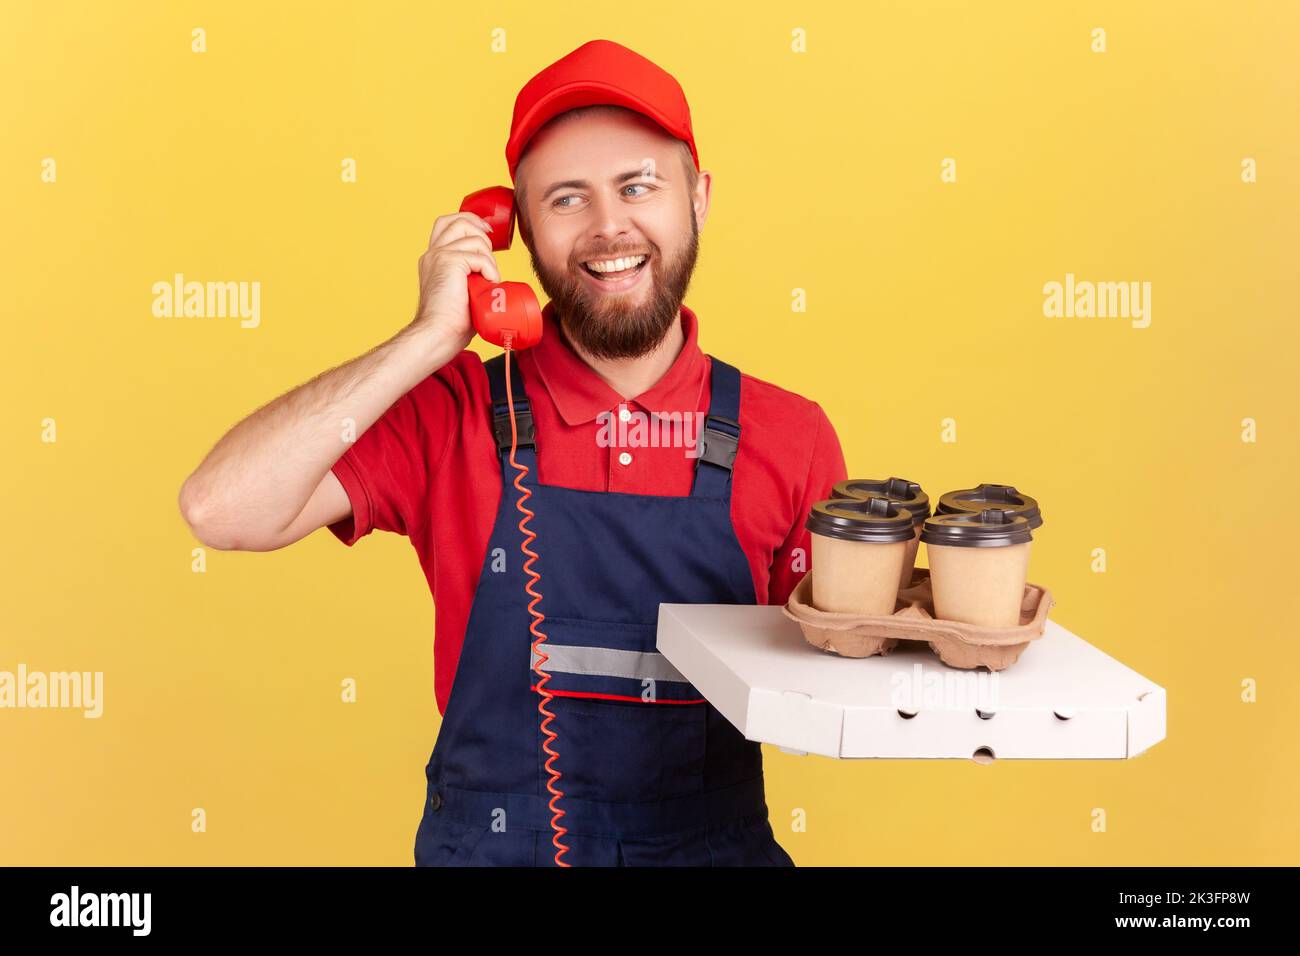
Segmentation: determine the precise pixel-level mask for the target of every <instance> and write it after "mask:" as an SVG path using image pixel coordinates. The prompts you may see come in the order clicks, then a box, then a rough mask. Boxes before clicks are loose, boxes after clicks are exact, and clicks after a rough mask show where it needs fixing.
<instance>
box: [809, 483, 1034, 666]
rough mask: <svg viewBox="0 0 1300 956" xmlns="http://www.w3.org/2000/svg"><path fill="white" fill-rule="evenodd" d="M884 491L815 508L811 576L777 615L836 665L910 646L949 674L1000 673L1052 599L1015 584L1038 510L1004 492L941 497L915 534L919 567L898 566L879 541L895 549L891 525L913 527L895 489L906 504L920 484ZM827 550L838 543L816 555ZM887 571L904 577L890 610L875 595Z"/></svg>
mask: <svg viewBox="0 0 1300 956" xmlns="http://www.w3.org/2000/svg"><path fill="white" fill-rule="evenodd" d="M894 480H895V479H890V481H894ZM871 484H872V483H871V482H870V481H869V480H864V481H861V482H859V481H853V480H851V481H848V482H841V483H840V484H838V485H836V486H835V489H834V490H835V492H836V493H840V494H842V493H846V492H847V493H853V491H852V490H851V489H852V486H854V485H857V489H856V490H857V492H858V493H864V494H865V493H869V492H870V490H871V487H870V486H871ZM879 484H884V483H879ZM912 484H914V483H912ZM882 490H883V489H882ZM893 491H894V492H895V494H894V495H893V496H891V497H890V498H876V499H875V502H876V503H875V504H872V503H871V502H872V499H871V498H849V499H831V500H828V501H823V502H818V504H817V505H814V507H813V510H812V512H811V513H810V514H809V517H808V523H807V527H808V529H809V530H810V531H812V532H813V534H812V547H813V570H812V571H810V572H809V573H808V574H806V575H804V577H803V579H802V580H801V581H800V582H799V585H798V586H797V587H796V588H795V590H794V592H793V593H792V594H791V596H790V600H789V602H787V604H786V606H785V614H786V616H787V617H789V618H790V619H791V620H793V621H795V622H796V623H797V624H799V626H800V629H801V630H802V631H803V635H804V638H805V640H807V641H808V642H809V643H810V644H812V645H814V646H815V647H819V648H821V649H823V650H827V651H832V652H834V653H837V654H840V655H842V656H845V657H870V656H872V655H874V654H888V653H889V652H890V651H892V650H893V649H894V648H895V647H897V645H898V642H899V641H900V640H910V641H924V642H926V643H928V644H929V645H930V648H931V649H932V650H933V651H934V652H935V653H937V654H938V655H939V658H940V659H941V660H942V661H943V662H944V663H945V664H948V665H949V666H951V667H959V668H974V667H987V668H988V669H990V670H1002V669H1004V668H1006V667H1009V666H1010V665H1011V664H1013V663H1015V661H1016V660H1017V659H1019V657H1020V655H1021V653H1023V651H1024V649H1025V648H1026V647H1028V646H1029V643H1030V642H1031V641H1033V640H1035V639H1037V638H1039V637H1041V636H1042V634H1043V631H1044V629H1045V628H1046V625H1047V614H1048V611H1049V610H1050V609H1051V607H1052V604H1053V603H1054V602H1053V600H1052V596H1051V592H1049V591H1048V590H1047V589H1046V588H1043V587H1040V586H1039V585H1036V584H1031V583H1029V582H1028V581H1027V580H1026V578H1027V574H1028V568H1029V551H1030V544H1031V541H1032V529H1033V528H1035V527H1038V526H1041V525H1042V515H1041V513H1040V511H1039V509H1038V503H1037V502H1036V501H1035V500H1034V499H1032V498H1029V497H1028V496H1026V495H1022V494H1020V493H1019V492H1017V491H1016V490H1015V489H1014V488H1012V487H1011V486H1009V485H988V484H986V485H980V486H979V487H978V488H974V489H965V490H962V491H956V492H949V493H948V494H946V495H944V496H943V497H942V498H941V499H940V506H939V510H938V512H937V513H936V514H934V515H933V516H931V517H928V518H925V519H924V520H923V522H922V523H921V524H920V525H917V526H916V527H920V528H921V532H920V540H921V541H923V542H925V545H926V549H927V552H928V553H929V556H930V568H929V569H928V570H927V569H925V568H920V569H915V570H913V569H912V568H911V567H910V566H909V567H908V568H906V570H905V569H904V567H903V564H904V561H905V560H906V550H904V554H903V555H902V556H900V557H899V558H898V559H897V564H896V565H895V563H894V560H895V559H893V558H892V557H890V558H887V557H886V549H884V548H882V545H885V544H894V545H897V544H899V543H902V544H904V546H905V547H906V538H905V537H903V532H902V527H903V525H904V523H906V525H907V526H913V520H912V515H911V513H910V512H908V511H907V509H906V508H902V507H900V505H899V501H898V500H897V499H898V497H899V495H898V492H900V491H907V492H909V493H911V494H912V495H913V496H915V494H916V493H917V492H919V491H920V486H915V489H914V490H912V489H903V488H901V487H899V486H895V487H894V488H893ZM913 500H914V501H915V500H916V499H915V497H913ZM854 502H856V504H854ZM927 505H928V501H927ZM927 510H928V509H927ZM903 515H906V518H903ZM863 524H869V525H870V529H869V530H867V529H864V528H862V527H861V525H863ZM891 530H892V540H891V536H890V533H889V532H890V531H891ZM823 539H825V540H823ZM819 541H821V542H822V546H821V547H820V548H819V546H818V544H819ZM830 542H837V543H833V544H831V545H830V547H827V546H826V545H827V544H828V543H830ZM850 542H852V543H856V544H858V545H859V547H858V548H857V550H852V549H851V548H850V547H849V544H848V543H850ZM912 554H913V557H914V556H915V551H914V550H913V552H912ZM819 555H820V556H819ZM895 567H897V569H898V572H899V574H900V575H901V574H906V575H907V578H906V583H905V584H904V586H902V587H899V588H898V589H897V590H896V592H895V594H894V601H893V603H892V605H891V604H889V603H888V602H887V601H886V600H885V599H884V597H883V596H882V594H881V591H882V590H888V586H887V585H886V584H885V582H886V581H888V580H889V577H888V575H889V574H890V572H891V571H893V570H894V568H895ZM864 576H867V577H871V578H873V579H874V580H863V577H864ZM819 577H820V578H821V579H822V580H821V581H819Z"/></svg>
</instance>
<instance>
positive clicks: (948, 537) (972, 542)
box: [814, 508, 1032, 627]
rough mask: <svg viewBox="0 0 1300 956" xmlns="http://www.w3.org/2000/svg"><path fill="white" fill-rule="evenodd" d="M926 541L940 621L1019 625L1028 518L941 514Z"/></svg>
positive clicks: (928, 526)
mask: <svg viewBox="0 0 1300 956" xmlns="http://www.w3.org/2000/svg"><path fill="white" fill-rule="evenodd" d="M921 540H922V541H924V542H925V546H926V550H927V552H928V553H929V555H930V587H931V590H932V592H933V594H934V613H935V617H937V618H939V619H941V620H945V621H964V622H966V623H967V624H976V625H979V626H981V627H1014V626H1016V625H1018V624H1019V623H1020V605H1021V602H1022V599H1023V597H1024V593H1025V581H1026V580H1027V578H1028V574H1029V544H1030V541H1031V540H1032V535H1031V534H1030V530H1029V519H1028V518H1026V517H1025V516H1024V515H1020V514H1013V513H1012V512H1010V511H1007V510H1006V509H1003V508H985V509H984V510H982V511H977V512H971V511H963V512H958V513H955V514H937V515H934V516H933V517H931V518H929V519H928V520H927V521H926V522H925V528H924V530H922V532H921ZM814 560H815V559H814ZM815 581H816V579H815V578H814V582H815Z"/></svg>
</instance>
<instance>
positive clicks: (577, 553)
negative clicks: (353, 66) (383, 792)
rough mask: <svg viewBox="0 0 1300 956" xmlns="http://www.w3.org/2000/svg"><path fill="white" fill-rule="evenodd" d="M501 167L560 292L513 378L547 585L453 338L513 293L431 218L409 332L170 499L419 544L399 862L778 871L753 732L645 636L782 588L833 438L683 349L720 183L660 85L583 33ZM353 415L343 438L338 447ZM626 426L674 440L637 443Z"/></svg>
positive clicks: (448, 222) (818, 424) (499, 364)
mask: <svg viewBox="0 0 1300 956" xmlns="http://www.w3.org/2000/svg"><path fill="white" fill-rule="evenodd" d="M506 159H507V165H508V167H509V170H510V173H511V176H512V179H513V181H514V182H515V188H516V205H517V207H518V221H519V229H520V235H521V237H522V238H523V240H524V242H525V243H526V245H527V248H528V250H529V253H530V254H531V256H532V264H533V268H534V270H535V271H536V273H537V275H538V277H539V279H540V281H541V284H542V286H543V288H544V289H545V291H546V292H547V294H548V295H549V296H550V299H551V301H550V302H549V303H548V304H547V306H546V308H545V310H544V311H543V319H544V324H545V331H544V333H543V336H542V340H541V342H540V343H539V344H538V345H536V346H535V347H534V348H531V349H528V350H525V351H521V352H517V353H514V354H513V356H512V358H513V361H512V362H511V363H510V365H511V383H512V384H511V387H512V389H513V397H514V402H515V408H516V429H515V431H516V435H517V437H518V447H517V449H516V455H517V459H516V460H517V461H518V462H519V463H520V464H525V465H527V466H528V473H527V475H526V477H523V478H520V479H519V481H520V483H521V486H522V487H523V488H525V489H526V494H527V495H528V496H529V497H528V498H527V505H526V507H527V508H528V509H529V510H530V511H532V512H533V513H534V514H535V517H534V518H532V519H531V524H530V526H529V527H528V530H529V531H530V532H535V533H536V535H537V537H536V539H535V541H534V542H533V550H534V551H535V552H536V553H537V554H538V556H539V557H538V559H537V560H536V562H534V565H533V570H535V571H536V572H537V573H539V574H540V579H539V580H537V581H535V582H533V581H532V579H531V578H530V577H529V576H527V575H526V574H525V568H524V567H523V563H524V562H523V558H524V555H523V553H522V552H521V544H523V542H524V540H525V539H524V536H523V533H522V532H521V530H520V527H519V525H520V520H521V518H522V513H521V510H520V508H519V502H520V498H521V494H524V492H520V490H519V489H518V487H516V485H515V482H516V475H518V474H519V472H518V470H517V469H516V468H515V467H512V464H511V462H510V460H509V459H510V457H511V438H510V434H511V428H510V424H509V411H508V406H507V401H506V393H507V390H506V370H505V364H504V363H503V361H502V358H501V357H500V356H498V357H496V358H494V359H491V360H489V361H488V362H486V363H485V362H484V361H482V360H481V359H480V357H479V356H478V355H477V354H476V353H475V352H473V351H469V350H467V349H466V346H467V345H468V344H469V342H470V340H471V339H472V337H473V330H472V327H471V323H470V318H469V314H468V299H467V290H466V279H467V277H468V276H469V275H470V274H471V273H474V272H478V273H481V274H482V275H484V276H486V277H487V278H488V279H490V280H491V281H493V282H497V281H501V276H500V274H499V273H498V272H497V267H496V263H495V261H494V259H493V257H492V254H491V244H490V241H489V239H488V234H487V230H488V228H489V226H488V223H487V222H486V221H484V220H482V219H480V218H478V217H477V216H475V215H473V214H470V213H456V214H453V215H446V216H440V217H439V218H438V219H437V220H436V221H435V223H434V226H433V232H432V235H431V237H430V240H429V248H428V250H427V251H426V252H425V253H424V255H423V256H421V258H420V303H419V307H418V310H417V314H416V317H415V319H414V320H413V321H412V322H411V323H410V324H409V325H408V326H406V327H405V328H404V329H402V331H400V332H399V333H398V334H397V335H395V336H394V337H393V338H391V339H389V340H388V341H386V342H384V343H383V344H382V345H379V346H377V347H376V348H375V349H373V350H372V351H370V352H368V353H367V354H365V355H363V356H361V357H360V358H357V359H355V360H354V361H352V362H349V363H348V364H346V365H343V366H340V367H338V368H336V369H333V370H331V371H328V372H326V373H324V374H322V375H320V376H318V377H317V378H315V379H313V380H312V381H310V382H308V383H306V384H304V385H302V386H300V387H298V388H297V389H295V390H293V391H291V392H289V393H287V394H286V395H284V396H282V397H280V398H279V399H277V400H275V401H274V402H272V403H270V404H269V405H267V406H265V407H263V408H261V409H259V410H258V411H256V412H255V413H253V414H252V415H250V416H249V417H248V418H247V419H245V420H244V421H243V422H241V423H240V424H238V425H237V426H235V427H234V428H233V429H232V430H231V431H230V432H229V433H228V434H227V435H226V436H225V437H224V438H222V440H221V441H220V442H219V443H218V444H217V445H216V446H215V447H214V448H213V450H212V451H211V452H210V453H209V455H208V456H207V458H206V459H205V460H204V461H203V463H202V464H201V465H200V467H199V468H198V469H197V470H196V471H195V472H194V474H193V475H191V476H190V477H189V479H188V480H187V481H186V483H185V485H184V487H183V488H182V491H181V509H182V512H183V514H184V516H185V518H186V520H187V522H188V523H189V524H190V526H191V528H192V529H193V530H194V533H195V534H196V535H197V536H198V537H199V539H200V540H202V541H203V542H205V543H206V544H208V545H210V546H212V547H215V548H220V549H241V550H248V551H264V550H271V549H275V548H280V547H284V546H285V545H287V544H290V543H291V542H294V541H297V540H299V539H300V538H302V537H303V536H305V535H307V534H308V533H310V532H311V531H313V530H315V529H317V528H320V527H323V526H328V527H329V529H330V530H331V531H332V532H333V533H334V534H335V535H336V536H338V537H339V538H340V539H341V540H342V541H343V542H344V543H345V544H347V545H349V546H350V545H352V544H354V543H355V542H356V541H357V540H359V539H360V538H362V537H364V536H365V535H367V534H369V533H370V532H371V531H373V530H375V529H381V530H385V531H392V532H396V533H399V534H405V535H407V536H408V537H409V538H410V540H411V543H412V545H413V546H414V547H415V550H416V553H417V554H418V556H419V559H420V563H421V565H422V567H423V569H424V572H425V575H426V577H427V579H428V582H429V586H430V589H431V591H432V593H433V598H434V601H435V604H436V606H437V616H436V634H435V642H434V659H435V696H436V699H437V703H438V709H439V711H440V712H441V713H442V724H441V727H440V729H439V733H438V738H437V741H436V745H435V747H434V750H433V754H432V756H431V757H430V760H429V763H428V766H427V767H426V776H427V779H428V799H427V801H426V804H425V811H424V815H423V818H422V820H421V823H420V826H419V830H418V833H417V835H416V842H415V860H416V863H417V864H437V865H443V864H456V865H464V864H507V865H556V864H557V863H558V864H559V865H562V866H563V865H668V864H671V865H681V864H685V865H787V866H788V865H793V863H792V861H791V859H790V857H789V855H788V854H787V853H786V852H785V850H784V849H782V848H781V846H780V844H778V843H777V842H776V840H775V838H774V835H773V832H772V829H771V826H770V824H769V822H768V816H767V806H766V802H765V798H764V790H763V777H762V755H761V751H760V747H759V744H758V743H756V742H753V741H749V740H746V739H745V738H744V737H743V736H742V735H741V734H740V733H739V732H738V731H737V730H736V729H735V728H734V727H733V726H732V725H731V724H729V723H728V722H727V721H726V719H725V718H723V717H722V716H721V714H719V713H718V711H717V710H716V709H715V708H714V707H712V706H711V705H710V704H708V702H707V701H705V700H704V699H703V698H702V697H701V696H700V695H699V692H698V691H697V690H695V688H694V687H693V686H692V685H691V684H690V683H689V681H687V680H686V678H685V677H684V675H682V674H681V673H679V672H677V671H676V670H675V669H674V668H673V667H672V665H671V664H670V663H669V662H668V661H667V660H666V658H664V657H663V656H662V655H660V654H659V653H658V652H657V651H656V650H655V625H656V620H657V615H658V606H659V604H660V603H661V602H675V603H724V604H725V603H732V604H752V603H784V602H785V600H786V599H787V598H788V596H789V594H790V591H791V590H792V589H793V587H794V585H795V584H796V583H797V582H798V580H799V578H800V577H801V576H802V573H803V570H804V568H805V567H806V565H807V557H806V556H807V551H808V537H807V532H806V531H805V530H804V528H803V524H804V520H805V518H806V516H807V513H808V510H809V508H810V507H811V505H812V503H813V502H815V501H817V500H818V499H821V498H824V497H826V496H827V494H828V493H829V491H830V487H831V485H832V484H833V483H834V482H836V481H839V480H841V479H843V478H844V477H845V468H844V461H843V456H842V454H841V452H840V447H839V443H838V440H837V439H836V436H835V432H834V429H833V428H832V427H831V424H830V422H829V421H828V420H827V418H826V416H825V414H824V413H823V412H822V410H821V408H820V407H819V406H818V405H816V404H814V403H813V402H810V401H808V400H806V399H803V398H801V397H799V396H797V395H794V394H792V393H790V392H787V391H784V390H782V389H779V388H777V387H776V386H774V385H770V384H767V383H766V382H762V381H759V380H758V379H755V378H752V377H749V376H743V375H741V374H740V373H739V372H737V371H736V370H735V369H734V368H732V367H731V366H729V365H727V364H725V363H724V362H721V361H719V360H717V359H712V358H710V357H709V356H706V355H705V354H704V353H702V352H701V351H700V348H699V345H698V327H699V320H698V318H697V316H696V315H695V314H694V313H693V312H692V311H691V310H690V309H689V308H687V307H686V306H685V305H684V304H683V301H682V300H683V297H684V295H685V293H686V288H687V285H688V284H689V281H690V277H691V274H692V271H693V269H694V266H695V259H696V249H697V243H698V228H699V226H702V225H703V224H704V223H705V221H706V219H707V217H708V211H709V196H710V188H711V176H710V174H709V173H708V172H707V171H701V170H700V169H699V165H698V156H697V152H696V147H695V140H694V135H693V132H692V130H691V125H690V112H689V108H688V106H687V103H686V99H685V96H684V94H683V93H682V91H681V88H680V86H679V85H678V84H677V82H676V80H674V79H673V78H672V77H671V76H670V75H669V74H667V73H665V72H664V71H663V70H661V69H660V68H659V67H657V66H656V65H655V64H653V63H651V62H650V61H649V60H646V59H644V58H643V57H640V56H638V55H637V54H636V53H633V52H632V51H631V50H628V49H626V48H625V47H622V46H619V45H618V44H615V43H611V42H609V41H604V40H595V41H592V42H590V43H587V44H584V45H583V46H581V47H579V48H578V49H577V50H575V51H573V52H572V53H570V54H569V55H568V56H566V57H564V58H562V59H561V60H559V61H557V62H556V63H554V64H552V65H551V66H550V67H548V68H547V69H545V70H543V71H542V72H541V73H539V74H538V75H537V76H535V77H534V78H533V79H532V80H530V81H529V83H528V84H527V85H525V87H524V88H523V90H522V91H521V92H520V94H519V97H518V99H517V101H516V104H515V112H514V121H513V124H512V128H511V135H510V138H509V141H508V143H507V146H506ZM482 185H483V184H482V183H471V184H467V186H466V188H465V190H464V191H465V192H469V191H470V190H471V188H473V187H480V186H482ZM529 416H531V423H532V425H531V429H530V428H529V425H528V423H529V421H530V417H529ZM348 420H351V421H352V422H355V429H356V432H357V433H358V434H360V437H359V438H358V439H357V440H356V441H355V442H354V443H353V444H351V445H350V446H344V448H342V449H341V447H340V440H339V433H340V423H342V422H345V421H348ZM696 422H702V423H703V426H702V427H703V434H702V435H701V434H700V433H699V431H698V430H697V428H696V427H694V426H695V423H696ZM629 423H630V424H629ZM622 426H628V427H622ZM638 426H639V427H640V432H639V434H641V435H642V436H643V437H645V436H648V435H649V434H650V433H651V431H652V430H654V434H655V435H658V436H660V437H662V436H665V435H666V436H668V438H669V440H667V441H662V440H661V441H653V440H641V441H634V440H633V438H634V437H635V436H636V435H637V434H638V430H637V429H638ZM629 436H631V437H629ZM624 438H626V439H627V440H623V439H624ZM701 438H702V439H703V440H699V439H701ZM526 587H528V588H529V589H535V590H534V592H533V593H539V594H541V596H542V598H541V600H540V601H539V602H534V601H533V598H532V597H531V596H530V594H529V593H528V592H526V590H525V588H526ZM530 604H531V606H532V610H535V611H536V612H537V614H538V615H541V617H542V620H541V621H540V622H539V623H537V624H536V625H535V626H536V627H537V629H538V630H539V631H540V632H541V636H544V637H545V642H544V643H541V644H539V645H538V646H537V649H538V650H540V651H541V652H542V653H544V654H545V655H546V661H545V663H544V664H543V663H541V660H542V659H541V657H540V655H539V654H538V653H537V652H536V650H534V649H533V648H532V646H531V645H532V644H533V642H534V641H535V640H537V639H538V636H539V635H538V634H536V633H534V632H533V631H532V629H531V628H532V627H533V626H534V620H535V618H534V615H533V613H532V611H530ZM542 672H544V677H545V679H544V680H543V679H542V678H543V673H542ZM453 678H454V682H453ZM538 681H541V684H542V685H544V687H542V686H539V684H538ZM543 695H545V696H543Z"/></svg>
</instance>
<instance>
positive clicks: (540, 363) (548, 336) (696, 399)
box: [524, 302, 708, 425]
mask: <svg viewBox="0 0 1300 956" xmlns="http://www.w3.org/2000/svg"><path fill="white" fill-rule="evenodd" d="M679 321H680V322H681V323H682V335H683V338H684V341H683V343H682V349H681V351H680V352H678V353H677V358H676V359H674V360H673V364H672V365H671V366H669V368H668V371H667V372H665V373H664V375H663V377H662V378H660V379H659V381H658V382H656V383H655V384H654V385H652V386H651V387H650V388H648V389H646V391H644V392H642V393H641V394H640V395H636V396H633V397H632V398H629V399H626V402H627V404H629V405H631V404H633V403H635V404H637V405H640V406H641V407H642V408H644V409H646V410H647V411H648V412H651V413H652V414H660V413H664V412H677V413H679V414H680V413H682V412H694V411H697V410H698V409H699V407H700V394H701V391H702V390H703V388H704V378H705V373H706V371H707V368H708V366H707V363H706V362H705V361H704V353H703V352H701V351H700V346H699V338H698V336H699V319H698V318H697V316H696V315H695V313H694V312H692V311H691V310H690V309H688V308H687V307H686V306H685V305H683V306H682V307H681V312H680V314H679ZM542 327H543V329H545V331H544V332H543V333H542V340H541V341H540V342H539V343H538V344H537V345H535V346H534V347H533V348H531V349H528V350H527V351H526V352H525V353H524V355H525V356H528V357H529V358H530V359H531V360H532V362H533V368H534V369H535V370H536V372H537V375H538V378H540V379H541V382H542V384H543V385H544V386H545V387H546V390H547V392H549V393H550V396H551V399H552V401H554V402H555V407H556V408H557V409H558V410H559V412H560V417H561V418H563V419H564V422H565V424H567V425H581V424H583V423H584V422H591V421H595V420H596V416H597V415H599V414H600V413H601V412H611V411H613V410H615V409H616V408H618V406H619V405H620V404H622V403H623V402H624V401H625V400H624V399H623V397H622V396H621V395H619V394H618V392H616V391H614V390H613V389H612V388H610V387H609V386H608V385H606V384H605V381H604V379H602V378H601V377H600V376H599V375H597V374H596V372H595V370H594V369H592V367H591V366H590V365H588V364H587V363H586V362H584V361H583V360H582V359H581V357H579V355H578V354H577V353H576V352H574V351H573V349H572V348H571V347H570V346H569V344H568V342H567V341H566V340H565V338H564V336H563V335H562V334H560V326H559V324H558V323H557V322H556V321H555V307H554V303H553V302H548V303H546V306H545V307H544V308H543V309H542Z"/></svg>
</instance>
